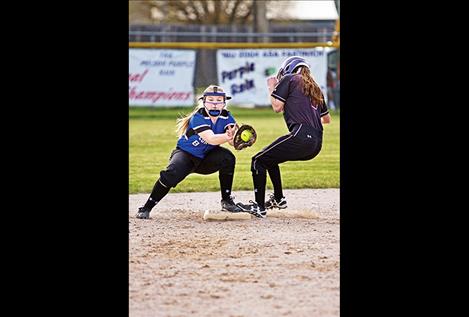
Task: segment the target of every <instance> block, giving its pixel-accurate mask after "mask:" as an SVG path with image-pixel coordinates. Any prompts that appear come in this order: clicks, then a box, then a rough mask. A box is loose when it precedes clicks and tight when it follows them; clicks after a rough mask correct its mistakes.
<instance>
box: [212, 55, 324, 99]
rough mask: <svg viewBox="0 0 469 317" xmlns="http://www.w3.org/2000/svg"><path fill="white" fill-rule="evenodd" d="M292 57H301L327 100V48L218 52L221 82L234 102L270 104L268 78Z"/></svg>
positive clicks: (219, 78) (218, 69)
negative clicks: (309, 67) (309, 66)
mask: <svg viewBox="0 0 469 317" xmlns="http://www.w3.org/2000/svg"><path fill="white" fill-rule="evenodd" d="M290 56H301V57H303V58H304V59H305V60H306V61H307V62H308V63H309V64H310V65H311V74H312V75H313V77H314V79H315V80H316V82H317V83H318V84H319V86H320V87H321V89H322V91H323V93H324V97H325V98H327V85H326V75H327V48H323V47H321V48H311V49H239V50H236V49H223V50H218V51H217V74H218V83H219V85H220V86H222V87H223V88H224V89H225V90H226V91H227V92H229V93H230V94H231V96H232V97H233V99H232V103H233V104H238V103H241V104H242V103H247V104H254V105H270V96H269V90H268V88H267V77H269V76H271V75H274V74H275V73H276V72H277V68H278V67H279V66H280V65H281V64H282V62H283V61H284V60H285V59H286V58H288V57H290Z"/></svg>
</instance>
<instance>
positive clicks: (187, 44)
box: [129, 42, 339, 49]
mask: <svg viewBox="0 0 469 317" xmlns="http://www.w3.org/2000/svg"><path fill="white" fill-rule="evenodd" d="M311 47H336V48H338V47H339V44H338V43H337V42H300V43H290V42H285V43H283V42H280V43H239V42H219V43H217V42H129V48H192V49H194V48H208V49H217V48H311Z"/></svg>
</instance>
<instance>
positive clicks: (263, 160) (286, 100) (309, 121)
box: [237, 56, 331, 218]
mask: <svg viewBox="0 0 469 317" xmlns="http://www.w3.org/2000/svg"><path fill="white" fill-rule="evenodd" d="M267 85H268V88H269V93H270V96H271V97H270V98H271V103H272V108H273V110H274V111H275V112H282V111H283V117H284V119H285V122H286V124H287V127H288V130H289V131H290V133H288V134H287V135H284V136H281V137H279V138H278V139H277V140H275V141H274V142H272V144H270V145H268V146H267V147H265V148H264V149H262V151H260V152H259V153H257V154H256V155H254V156H253V157H252V162H251V171H252V178H253V183H254V195H255V200H256V201H255V202H253V201H252V200H251V201H249V203H248V204H242V203H238V204H237V205H238V206H239V207H240V208H241V209H242V210H243V211H248V212H250V213H252V214H254V215H256V216H258V217H261V218H263V217H265V216H266V209H272V208H279V209H284V208H286V207H287V202H286V200H285V197H284V196H283V192H282V182H281V177H280V169H279V166H278V165H279V164H280V163H283V162H286V161H306V160H311V159H312V158H314V157H315V156H316V155H318V154H319V152H320V151H321V146H322V135H323V127H322V124H323V123H329V122H330V121H331V117H330V114H329V111H328V109H327V106H326V103H325V100H324V96H323V94H322V92H321V88H320V87H319V85H318V84H317V83H316V82H315V81H314V79H313V77H312V76H311V74H310V66H309V65H308V63H307V62H306V61H305V60H304V59H303V58H301V57H299V56H292V57H289V58H287V59H286V60H285V61H284V62H283V63H282V65H281V66H280V68H279V70H278V72H277V76H276V77H270V78H268V79H267ZM267 172H268V173H269V176H270V179H271V180H272V185H273V187H274V193H273V195H271V196H270V198H269V199H268V201H265V186H266V178H267Z"/></svg>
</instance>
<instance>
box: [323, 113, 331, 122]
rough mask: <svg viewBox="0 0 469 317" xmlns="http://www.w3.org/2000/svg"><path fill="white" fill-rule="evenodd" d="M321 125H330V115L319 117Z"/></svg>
mask: <svg viewBox="0 0 469 317" xmlns="http://www.w3.org/2000/svg"><path fill="white" fill-rule="evenodd" d="M321 123H323V124H324V123H326V124H327V123H331V115H330V114H329V113H328V114H326V115H325V116H322V117H321Z"/></svg>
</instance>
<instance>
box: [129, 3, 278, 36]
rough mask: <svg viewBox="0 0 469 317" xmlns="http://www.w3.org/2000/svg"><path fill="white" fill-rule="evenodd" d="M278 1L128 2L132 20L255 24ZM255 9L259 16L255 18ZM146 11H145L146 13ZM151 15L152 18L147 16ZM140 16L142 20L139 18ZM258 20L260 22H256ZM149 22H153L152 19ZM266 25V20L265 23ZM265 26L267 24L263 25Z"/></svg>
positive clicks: (136, 22) (139, 21) (132, 21)
mask: <svg viewBox="0 0 469 317" xmlns="http://www.w3.org/2000/svg"><path fill="white" fill-rule="evenodd" d="M275 2H276V1H275V0H265V1H264V0H142V1H129V23H130V24H147V23H161V22H164V23H188V24H248V23H249V24H254V25H259V23H260V24H261V25H262V24H263V22H259V21H262V19H264V20H265V15H266V10H265V9H264V10H262V12H259V8H267V10H269V11H275ZM256 10H257V12H258V13H259V14H261V15H260V16H257V18H256V17H255V13H256ZM145 12H146V13H145ZM148 17H150V19H148ZM139 19H140V20H139ZM255 20H257V21H258V22H257V23H254V22H255ZM149 21H150V22H149ZM264 24H265V22H264ZM261 28H262V29H264V27H261Z"/></svg>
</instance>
